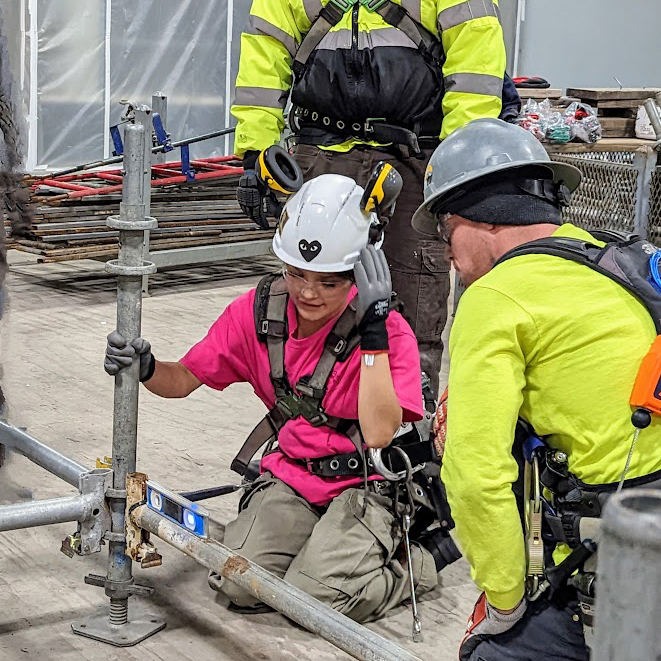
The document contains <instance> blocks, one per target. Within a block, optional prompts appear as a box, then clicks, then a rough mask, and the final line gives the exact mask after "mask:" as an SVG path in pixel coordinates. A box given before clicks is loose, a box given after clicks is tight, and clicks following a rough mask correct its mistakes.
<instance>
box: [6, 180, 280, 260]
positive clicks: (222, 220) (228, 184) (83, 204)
mask: <svg viewBox="0 0 661 661" xmlns="http://www.w3.org/2000/svg"><path fill="white" fill-rule="evenodd" d="M237 180H238V177H236V176H232V177H224V178H223V179H218V180H211V181H207V182H200V183H194V184H182V185H178V186H171V187H168V188H157V189H152V202H151V214H150V215H152V216H153V217H155V218H156V220H157V221H158V229H155V230H152V231H151V232H150V249H151V250H167V249H173V248H187V247H192V246H202V245H210V244H221V243H231V242H238V241H248V240H253V239H254V240H256V239H264V238H269V237H270V236H272V235H273V231H272V230H269V231H264V230H260V229H259V228H258V227H257V226H256V225H255V224H254V223H253V222H252V221H250V220H249V219H248V218H246V217H245V216H244V215H243V213H242V212H241V209H240V208H239V206H238V204H237V202H236V185H237ZM44 201H45V198H44V195H43V194H41V193H40V192H39V191H37V193H34V194H33V196H32V202H33V204H34V209H35V218H34V222H33V226H32V228H31V230H30V232H29V234H27V235H26V236H22V237H16V238H14V240H13V241H12V243H11V245H10V247H12V248H16V249H18V250H21V251H24V252H28V253H32V254H36V255H38V256H39V260H38V261H39V262H44V263H46V262H59V261H67V260H75V259H92V258H95V259H111V258H114V257H115V256H116V255H117V252H118V232H117V231H116V230H112V229H110V228H108V227H107V226H106V219H107V218H108V216H112V215H118V214H119V204H120V202H121V195H120V194H112V195H98V196H90V197H84V198H77V199H70V200H65V201H63V202H62V203H61V204H59V205H58V206H50V205H47V204H44Z"/></svg>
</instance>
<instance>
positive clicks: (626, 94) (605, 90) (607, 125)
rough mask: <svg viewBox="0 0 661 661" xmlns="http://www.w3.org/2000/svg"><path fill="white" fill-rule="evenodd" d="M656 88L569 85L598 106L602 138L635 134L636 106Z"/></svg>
mask: <svg viewBox="0 0 661 661" xmlns="http://www.w3.org/2000/svg"><path fill="white" fill-rule="evenodd" d="M659 91H661V90H659V88H638V87H636V88H626V87H625V88H622V89H620V88H610V87H569V88H567V96H571V97H576V98H578V99H580V100H581V101H582V102H583V103H587V104H589V105H591V106H592V107H593V108H595V109H596V110H597V115H598V116H599V122H600V123H601V128H602V136H603V137H604V138H635V137H636V114H637V113H638V108H639V107H640V106H642V105H643V103H644V102H645V101H646V100H647V99H650V98H654V95H655V94H656V93H657V92H659Z"/></svg>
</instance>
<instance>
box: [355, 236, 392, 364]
mask: <svg viewBox="0 0 661 661" xmlns="http://www.w3.org/2000/svg"><path fill="white" fill-rule="evenodd" d="M353 271H354V275H355V276H356V286H357V287H358V302H357V304H356V319H358V330H359V331H360V349H361V351H362V352H363V353H385V352H387V351H388V348H389V346H388V330H387V329H386V319H387V318H388V312H389V310H390V295H391V293H392V280H391V278H390V269H389V268H388V262H387V261H386V256H385V255H384V254H383V251H382V250H377V249H376V248H375V247H374V246H373V245H369V246H367V248H363V250H361V251H360V261H359V262H357V263H356V264H355V265H354V267H353Z"/></svg>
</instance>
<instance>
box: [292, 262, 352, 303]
mask: <svg viewBox="0 0 661 661" xmlns="http://www.w3.org/2000/svg"><path fill="white" fill-rule="evenodd" d="M282 276H283V277H284V279H285V282H286V283H287V284H288V285H289V286H291V287H292V288H294V289H295V290H296V291H298V292H301V291H303V290H304V289H307V290H308V291H311V292H313V293H314V294H316V295H317V296H320V297H322V298H323V297H326V298H330V297H332V296H337V295H338V294H344V293H346V290H347V289H348V288H349V286H350V285H351V280H348V279H346V278H336V279H334V280H319V281H318V282H310V281H309V280H306V279H305V277H304V276H302V275H298V274H297V273H292V272H291V271H289V270H288V269H287V268H286V267H285V268H283V269H282Z"/></svg>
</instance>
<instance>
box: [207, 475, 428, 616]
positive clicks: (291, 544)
mask: <svg viewBox="0 0 661 661" xmlns="http://www.w3.org/2000/svg"><path fill="white" fill-rule="evenodd" d="M363 499H364V492H363V490H362V489H348V490H347V491H345V492H343V493H342V494H340V495H339V496H338V497H337V498H335V500H333V501H332V502H331V503H330V505H329V506H328V508H326V509H325V511H324V510H323V508H316V507H314V506H312V505H310V504H309V503H308V502H307V501H306V500H305V499H304V498H302V497H301V496H299V495H298V494H297V493H296V492H295V491H294V490H293V489H291V488H290V487H288V486H287V485H286V484H285V483H284V482H282V481H281V480H279V479H277V478H274V477H272V476H271V475H270V474H268V473H267V474H265V475H263V476H262V477H260V478H259V479H258V480H256V482H255V483H254V485H253V487H252V488H251V490H250V491H249V492H248V493H246V494H245V495H244V497H243V499H242V501H241V504H240V510H239V516H238V517H237V518H236V519H235V520H234V521H232V522H230V523H229V524H228V525H227V528H226V531H225V544H226V545H227V546H229V547H230V548H231V549H233V550H236V551H237V552H238V553H239V554H241V555H242V556H244V557H246V558H248V559H250V560H252V561H253V562H256V563H257V564H258V565H261V566H262V567H264V569H267V570H269V571H270V572H272V573H273V574H275V575H276V576H279V577H280V578H284V580H285V581H287V582H288V583H290V584H292V585H295V586H296V587H298V588H300V589H301V590H304V591H305V592H307V593H308V594H310V595H312V596H313V597H315V598H317V599H318V600H319V601H321V602H323V603H325V604H327V605H328V606H331V607H332V608H334V609H335V610H337V611H339V612H341V613H344V614H345V615H347V616H348V617H350V618H352V619H354V620H356V621H358V622H370V621H372V620H376V619H378V618H379V617H381V616H382V615H383V614H384V613H386V612H387V611H388V610H390V609H391V608H393V607H395V606H397V605H399V604H400V603H401V602H402V601H404V600H405V599H407V598H408V597H410V589H409V582H408V572H407V569H406V566H405V565H403V564H402V562H401V561H400V554H401V551H402V549H400V542H401V531H400V526H399V524H398V522H396V521H395V519H394V516H393V515H392V514H391V510H392V501H391V499H390V498H388V497H386V496H382V495H376V494H374V493H371V494H370V497H369V498H368V501H367V510H366V513H365V516H364V517H363V518H361V514H362V507H363ZM411 552H412V559H413V574H414V577H415V581H416V593H417V594H423V593H424V592H428V591H429V590H432V589H433V588H435V587H436V585H437V584H438V575H437V573H436V567H435V565H434V559H433V557H432V555H431V554H430V553H429V551H427V550H426V549H423V548H422V547H420V546H418V545H417V544H414V545H413V546H412V548H411ZM220 591H221V592H222V593H224V594H225V595H226V596H227V597H228V598H229V599H230V600H231V601H232V602H233V603H234V604H236V605H237V606H244V607H246V606H248V607H251V606H257V605H258V604H259V602H258V600H257V599H256V598H255V597H253V596H252V595H250V594H248V593H247V592H245V591H244V590H242V589H241V588H240V587H238V586H237V585H235V584H234V583H232V582H231V581H228V580H227V579H224V578H223V579H220Z"/></svg>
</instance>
